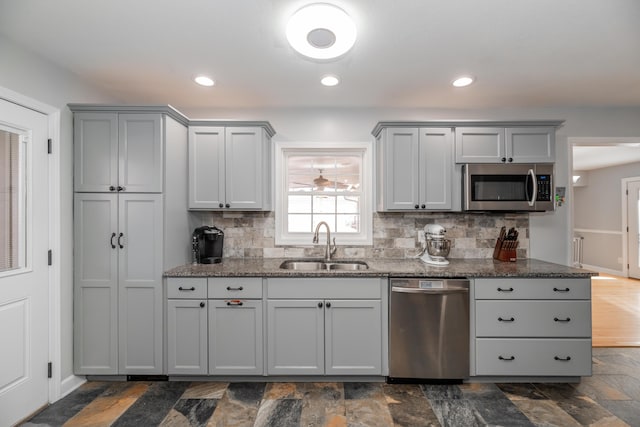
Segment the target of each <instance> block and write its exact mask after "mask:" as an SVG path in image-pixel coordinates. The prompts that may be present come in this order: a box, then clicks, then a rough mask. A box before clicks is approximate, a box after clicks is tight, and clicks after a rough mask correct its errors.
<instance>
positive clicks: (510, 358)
mask: <svg viewBox="0 0 640 427" xmlns="http://www.w3.org/2000/svg"><path fill="white" fill-rule="evenodd" d="M498 359H500V360H506V361H511V360H516V357H515V356H509V357H503V356H498Z"/></svg>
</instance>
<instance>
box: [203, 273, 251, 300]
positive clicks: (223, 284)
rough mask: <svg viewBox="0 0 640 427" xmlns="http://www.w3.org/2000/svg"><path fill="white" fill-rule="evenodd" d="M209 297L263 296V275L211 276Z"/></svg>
mask: <svg viewBox="0 0 640 427" xmlns="http://www.w3.org/2000/svg"><path fill="white" fill-rule="evenodd" d="M208 286H209V298H234V299H237V298H262V277H210V278H209V285H208Z"/></svg>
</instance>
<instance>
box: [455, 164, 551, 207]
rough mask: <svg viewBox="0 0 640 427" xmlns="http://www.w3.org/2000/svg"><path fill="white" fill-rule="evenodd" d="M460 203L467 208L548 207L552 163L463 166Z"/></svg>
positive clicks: (549, 203)
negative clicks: (461, 200) (461, 198)
mask: <svg viewBox="0 0 640 427" xmlns="http://www.w3.org/2000/svg"><path fill="white" fill-rule="evenodd" d="M463 176H464V186H463V207H464V210H467V211H512V212H513V211H532V212H534V211H538V212H541V211H552V210H554V208H555V203H554V200H553V188H554V187H553V164H518V163H516V164H513V163H512V164H506V165H505V164H502V163H496V164H487V163H467V164H465V165H464V166H463Z"/></svg>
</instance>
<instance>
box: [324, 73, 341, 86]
mask: <svg viewBox="0 0 640 427" xmlns="http://www.w3.org/2000/svg"><path fill="white" fill-rule="evenodd" d="M320 83H322V84H323V85H325V86H335V85H337V84H339V83H340V79H339V78H338V77H337V76H334V75H327V76H324V77H323V78H322V79H320Z"/></svg>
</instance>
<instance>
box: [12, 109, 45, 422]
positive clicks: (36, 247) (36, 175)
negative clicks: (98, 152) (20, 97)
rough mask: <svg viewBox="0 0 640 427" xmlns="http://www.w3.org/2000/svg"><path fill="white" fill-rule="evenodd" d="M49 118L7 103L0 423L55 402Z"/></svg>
mask: <svg viewBox="0 0 640 427" xmlns="http://www.w3.org/2000/svg"><path fill="white" fill-rule="evenodd" d="M47 120H48V118H47V116H46V115H44V114H41V113H37V112H35V111H33V110H30V109H27V108H24V107H21V106H18V105H16V104H13V103H11V102H8V101H6V100H4V99H0V425H2V426H10V425H13V424H15V423H16V422H18V421H19V420H21V419H23V418H24V417H27V416H28V415H30V414H31V413H32V412H34V411H36V410H37V409H38V408H40V407H41V406H43V405H46V404H47V402H48V400H49V387H48V380H47V362H48V360H49V344H48V343H49V329H48V324H49V307H48V294H49V281H48V271H47V269H48V266H47V251H48V248H49V224H48V217H49V199H48V159H47V134H48V124H47Z"/></svg>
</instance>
